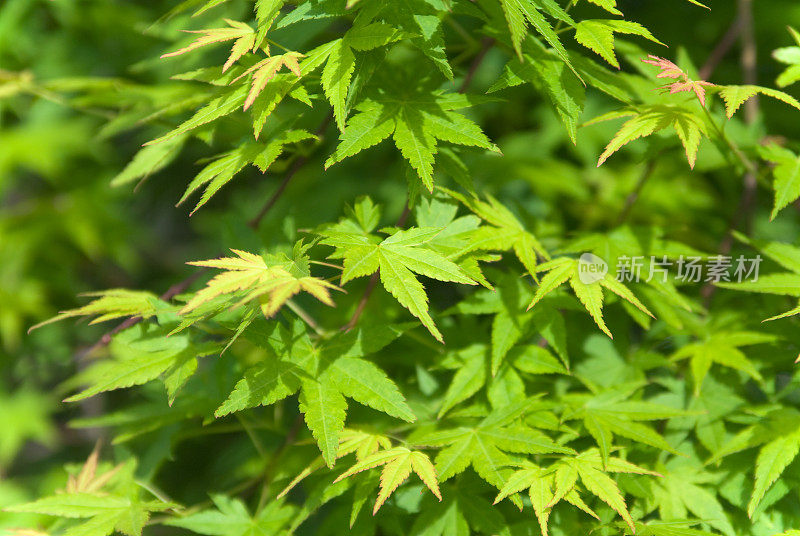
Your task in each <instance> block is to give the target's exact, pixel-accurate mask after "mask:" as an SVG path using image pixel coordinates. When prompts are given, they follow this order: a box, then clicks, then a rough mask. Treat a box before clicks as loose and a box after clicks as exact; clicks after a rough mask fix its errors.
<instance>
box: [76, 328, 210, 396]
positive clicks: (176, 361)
mask: <svg viewBox="0 0 800 536" xmlns="http://www.w3.org/2000/svg"><path fill="white" fill-rule="evenodd" d="M109 348H110V350H111V356H112V357H111V358H110V359H104V360H101V361H97V362H96V363H95V364H94V365H92V366H91V367H89V368H88V369H87V370H86V371H85V372H84V373H83V374H82V375H81V376H80V379H81V380H82V383H84V384H89V387H87V388H86V389H84V390H83V391H81V392H79V393H78V394H75V395H73V396H71V397H69V398H67V399H66V402H76V401H79V400H83V399H85V398H89V397H91V396H94V395H96V394H99V393H103V392H106V391H113V390H116V389H122V388H126V387H132V386H134V385H142V384H145V383H148V382H150V381H152V380H155V379H157V378H161V379H162V380H163V382H164V385H165V387H166V388H167V394H168V399H169V403H170V405H171V404H172V403H173V401H174V400H175V395H176V393H177V391H178V390H179V389H180V388H181V387H183V385H184V384H185V383H186V381H187V380H188V379H189V377H190V376H191V375H192V374H193V373H194V372H195V370H196V369H197V359H198V358H199V357H202V356H204V355H209V354H212V353H216V352H218V351H219V346H218V345H217V344H214V343H203V344H200V345H196V344H192V342H191V340H190V337H189V335H185V334H179V335H172V336H170V330H169V328H168V327H167V326H164V327H152V326H147V325H146V324H143V323H139V324H137V325H136V326H134V327H132V328H130V329H127V330H125V331H122V332H120V333H119V334H117V335H116V336H115V337H114V338H113V339H112V341H111V344H110V346H109Z"/></svg>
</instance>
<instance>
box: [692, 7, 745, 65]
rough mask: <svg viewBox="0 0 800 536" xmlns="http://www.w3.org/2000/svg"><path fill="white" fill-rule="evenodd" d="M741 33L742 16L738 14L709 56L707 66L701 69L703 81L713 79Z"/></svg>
mask: <svg viewBox="0 0 800 536" xmlns="http://www.w3.org/2000/svg"><path fill="white" fill-rule="evenodd" d="M741 33H742V17H741V14H737V15H736V18H735V19H734V21H733V23H732V24H731V25H730V27H729V28H728V31H726V32H725V35H723V36H722V39H720V41H719V43H717V46H716V47H714V50H712V51H711V55H709V57H708V59H707V60H706V62H705V64H703V66H702V67H701V68H700V73H699V74H700V78H701V79H703V80H708V79H709V78H711V75H712V74H714V71H715V70H716V68H717V66H718V65H719V63H720V62H721V61H722V60H723V58H725V56H727V55H728V52H730V50H731V48H733V45H734V44H735V43H736V41H737V40H738V39H739V36H740V35H741Z"/></svg>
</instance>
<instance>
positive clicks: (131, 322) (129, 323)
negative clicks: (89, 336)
mask: <svg viewBox="0 0 800 536" xmlns="http://www.w3.org/2000/svg"><path fill="white" fill-rule="evenodd" d="M206 271H207V269H206V268H203V269H200V270H197V271H196V272H195V273H193V274H192V275H190V276H189V277H187V278H186V279H184V280H183V281H179V282H178V283H175V284H174V285H172V286H171V287H169V288H168V289H167V291H166V292H164V293H163V294H162V295H161V296H159V299H161V300H164V301H169V300H171V299H172V298H174V297H175V296H177V295H178V294H180V293H182V292H183V291H185V290H186V289H187V288H189V287H190V286H191V285H192V283H194V282H195V281H197V280H198V279H199V278H200V276H201V275H203V274H204V273H205V272H206ZM141 321H142V317H141V316H132V317H130V318H127V319H125V320H124V321H123V322H121V323H119V324H117V326H116V327H115V328H114V329H112V330H111V331H108V332H106V333H105V334H104V335H103V336H102V337H100V339H99V340H98V341H97V342H96V343H94V344H93V345H91V346H90V347H89V348H88V349H87V350H85V351H84V352H81V353H80V354H79V357H80V358H82V357H83V356H86V355H89V354H91V353H92V352H94V351H95V350H97V349H98V348H102V347H104V346H108V345H109V344H110V343H111V339H112V338H114V335H116V334H117V333H119V332H120V331H124V330H126V329H128V328H131V327H133V326H135V325H136V324H138V323H139V322H141Z"/></svg>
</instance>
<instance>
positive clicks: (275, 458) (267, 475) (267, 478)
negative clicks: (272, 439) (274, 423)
mask: <svg viewBox="0 0 800 536" xmlns="http://www.w3.org/2000/svg"><path fill="white" fill-rule="evenodd" d="M302 424H303V414H302V413H301V414H299V415H298V416H297V417H296V418H295V420H294V422H293V423H292V427H291V428H290V429H289V432H288V433H287V434H286V439H284V440H283V444H282V445H281V446H280V447H279V448H278V450H276V451H275V453H274V454H273V455H272V457H271V458H270V460H269V462H268V463H267V467H266V468H265V469H264V485H263V486H262V487H261V497H259V499H258V507H257V508H256V513H257V514H258V513H259V512H261V510H262V508H264V505H266V504H267V493H268V492H269V486H270V484H271V483H272V479H273V478H274V477H275V468H276V467H277V465H278V462H279V461H280V459H281V456H283V453H284V452H286V449H288V448H289V447H290V446H292V443H294V440H295V438H297V434H298V433H300V427H301V426H302Z"/></svg>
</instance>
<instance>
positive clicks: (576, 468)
mask: <svg viewBox="0 0 800 536" xmlns="http://www.w3.org/2000/svg"><path fill="white" fill-rule="evenodd" d="M607 473H631V474H640V475H657V473H654V472H652V471H648V470H647V469H643V468H641V467H638V466H636V465H634V464H632V463H630V462H626V461H624V460H622V459H620V458H613V457H612V458H608V460H607V461H606V463H605V464H604V463H603V462H602V460H601V456H600V453H599V451H598V450H597V449H590V450H587V451H585V452H582V453H580V454H578V455H577V456H574V457H572V458H564V459H562V460H560V461H558V462H556V463H555V464H554V465H552V466H551V467H549V468H546V469H543V468H541V467H537V466H535V465H532V464H529V465H528V466H527V467H525V468H523V469H521V470H519V471H517V472H515V473H513V474H512V475H511V476H510V477H509V478H508V480H507V483H506V484H505V485H504V486H503V488H502V489H501V490H500V493H499V494H498V495H497V498H496V499H495V502H499V501H501V500H503V499H505V498H511V499H512V500H513V499H514V498H515V496H516V494H517V493H519V492H520V491H523V490H525V489H528V490H529V493H530V497H531V503H532V504H533V508H534V512H535V513H536V517H537V519H538V520H539V526H540V527H541V529H542V534H544V535H545V536H546V535H547V534H548V519H549V516H550V512H551V510H552V508H553V507H554V506H555V505H556V504H558V503H559V502H560V501H562V500H566V501H567V502H569V503H571V504H572V505H573V506H576V507H577V508H579V509H581V510H583V511H584V512H586V513H588V514H589V515H591V516H593V517H595V518H597V519H599V517H598V516H597V514H596V513H594V511H593V510H592V509H591V508H589V507H588V506H587V505H586V503H585V502H584V501H583V500H582V499H581V495H583V494H586V493H587V492H588V493H590V494H592V495H594V496H596V497H597V498H599V499H600V500H601V501H603V502H604V503H606V504H607V505H609V506H610V507H611V508H612V509H613V510H614V511H615V512H617V513H618V514H619V515H620V517H622V518H623V520H625V523H626V524H627V525H628V526H629V527H630V528H631V530H634V531H635V528H634V521H633V518H632V517H631V514H630V512H629V511H628V507H627V505H626V504H625V499H624V497H623V496H622V493H621V492H620V490H619V487H617V484H616V482H614V480H613V479H611V478H610V477H609V476H608V474H607ZM578 482H580V483H581V484H582V485H583V488H585V490H584V489H581V488H579V487H578Z"/></svg>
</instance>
